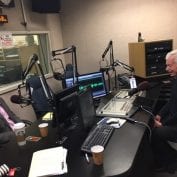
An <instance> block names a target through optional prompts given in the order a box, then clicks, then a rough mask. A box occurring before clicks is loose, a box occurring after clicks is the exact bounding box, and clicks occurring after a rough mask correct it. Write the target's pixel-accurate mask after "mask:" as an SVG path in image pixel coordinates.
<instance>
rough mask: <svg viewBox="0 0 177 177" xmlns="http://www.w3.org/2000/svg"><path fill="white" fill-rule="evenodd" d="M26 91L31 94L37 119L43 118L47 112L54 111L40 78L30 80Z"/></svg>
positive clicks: (35, 77)
mask: <svg viewBox="0 0 177 177" xmlns="http://www.w3.org/2000/svg"><path fill="white" fill-rule="evenodd" d="M26 89H27V91H28V92H29V95H30V99H31V100H32V107H33V109H34V111H35V113H36V116H37V118H41V117H42V116H43V115H44V114H46V113H47V112H51V111H52V108H51V106H50V104H49V102H48V99H47V97H46V95H45V91H44V88H43V86H42V83H41V80H40V77H39V76H31V77H30V78H28V79H27V80H26Z"/></svg>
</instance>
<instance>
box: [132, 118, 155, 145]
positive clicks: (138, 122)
mask: <svg viewBox="0 0 177 177" xmlns="http://www.w3.org/2000/svg"><path fill="white" fill-rule="evenodd" d="M134 123H136V124H139V125H142V126H145V127H146V128H147V129H148V131H149V142H151V136H152V131H151V128H150V126H149V125H148V124H146V123H145V122H141V121H137V120H135V121H134Z"/></svg>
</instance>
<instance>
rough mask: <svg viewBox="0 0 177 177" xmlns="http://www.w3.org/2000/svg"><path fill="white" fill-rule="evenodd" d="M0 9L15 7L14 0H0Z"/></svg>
mask: <svg viewBox="0 0 177 177" xmlns="http://www.w3.org/2000/svg"><path fill="white" fill-rule="evenodd" d="M0 7H15V3H14V0H0Z"/></svg>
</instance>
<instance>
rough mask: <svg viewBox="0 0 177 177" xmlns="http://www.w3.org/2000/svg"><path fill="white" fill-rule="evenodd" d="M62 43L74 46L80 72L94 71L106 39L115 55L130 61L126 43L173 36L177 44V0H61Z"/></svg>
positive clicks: (97, 65)
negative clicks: (141, 37)
mask: <svg viewBox="0 0 177 177" xmlns="http://www.w3.org/2000/svg"><path fill="white" fill-rule="evenodd" d="M61 2H62V5H61V14H60V17H61V23H62V34H63V41H64V46H68V45H71V44H73V45H75V46H76V47H77V59H78V70H79V72H80V73H85V72H91V71H97V70H98V69H99V61H100V60H101V55H102V53H103V52H104V50H105V48H106V46H107V44H108V42H109V41H110V40H113V47H114V58H115V59H119V60H121V61H123V62H125V63H127V64H128V63H129V54H128V43H129V42H137V39H138V32H141V33H142V36H143V38H144V39H145V41H147V42H148V41H155V40H163V39H173V40H174V48H176V47H177V30H176V28H177V21H176V20H175V19H176V16H177V11H176V7H177V0H168V1H166V0H148V1H146V0H89V1H85V0H74V1H73V0H62V1H61ZM108 59H109V55H108Z"/></svg>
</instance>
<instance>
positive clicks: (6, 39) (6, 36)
mask: <svg viewBox="0 0 177 177" xmlns="http://www.w3.org/2000/svg"><path fill="white" fill-rule="evenodd" d="M0 47H1V48H10V47H13V37H12V33H11V32H1V33H0Z"/></svg>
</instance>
